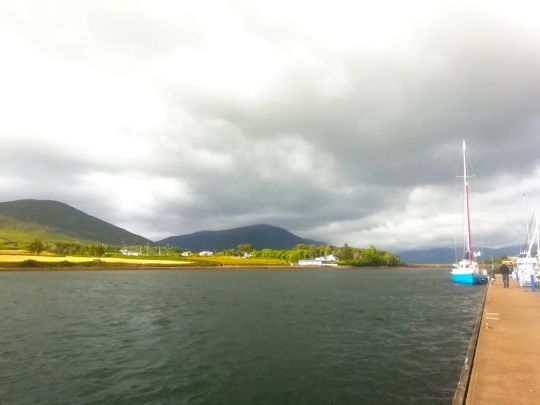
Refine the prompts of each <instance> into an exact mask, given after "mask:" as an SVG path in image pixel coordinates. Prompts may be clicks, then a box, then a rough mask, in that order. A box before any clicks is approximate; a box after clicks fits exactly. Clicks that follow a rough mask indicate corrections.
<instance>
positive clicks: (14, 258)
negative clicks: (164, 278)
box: [0, 254, 191, 265]
mask: <svg viewBox="0 0 540 405" xmlns="http://www.w3.org/2000/svg"><path fill="white" fill-rule="evenodd" d="M97 259H99V261H100V262H102V263H125V264H150V265H151V264H179V265H184V264H190V263H191V262H188V261H183V260H154V259H124V258H117V257H75V256H34V255H6V254H0V262H4V263H7V262H9V263H19V262H23V261H25V260H35V261H38V262H42V263H57V262H64V261H67V262H70V263H85V262H92V261H94V260H97Z"/></svg>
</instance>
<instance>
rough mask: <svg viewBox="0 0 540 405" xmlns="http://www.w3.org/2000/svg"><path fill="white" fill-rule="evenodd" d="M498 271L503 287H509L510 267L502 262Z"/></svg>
mask: <svg viewBox="0 0 540 405" xmlns="http://www.w3.org/2000/svg"><path fill="white" fill-rule="evenodd" d="M499 271H500V272H501V275H502V279H503V284H504V288H508V287H509V275H510V268H509V267H508V266H507V265H506V263H503V264H502V266H501V267H499Z"/></svg>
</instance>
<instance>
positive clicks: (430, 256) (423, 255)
mask: <svg viewBox="0 0 540 405" xmlns="http://www.w3.org/2000/svg"><path fill="white" fill-rule="evenodd" d="M480 250H482V252H483V255H484V259H485V260H489V259H490V258H491V257H493V258H496V257H500V256H515V255H517V254H518V253H519V250H520V248H519V246H506V247H502V248H497V249H491V248H484V249H480ZM397 254H398V255H399V257H400V258H401V261H402V262H404V263H418V264H427V263H429V264H435V263H440V264H445V263H448V264H450V263H455V261H456V251H455V249H454V248H433V249H425V250H407V251H402V252H398V253H397ZM458 254H461V249H460V250H458Z"/></svg>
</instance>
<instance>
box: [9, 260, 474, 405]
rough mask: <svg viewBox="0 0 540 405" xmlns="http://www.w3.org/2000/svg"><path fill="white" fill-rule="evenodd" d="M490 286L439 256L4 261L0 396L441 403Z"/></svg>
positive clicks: (75, 400)
mask: <svg viewBox="0 0 540 405" xmlns="http://www.w3.org/2000/svg"><path fill="white" fill-rule="evenodd" d="M484 288H485V287H477V286H467V285H457V284H453V283H452V282H451V281H450V274H449V272H448V270H435V269H406V270H404V269H349V270H334V269H333V270H272V271H270V270H251V271H247V270H179V271H170V270H169V271H158V270H149V271H89V272H24V273H23V272H20V273H16V272H6V273H0V403H2V404H68V403H69V404H86V403H96V404H97V403H100V404H101V403H105V404H138V403H145V404H146V403H151V404H154V403H156V404H159V403H166V404H172V403H175V404H176V403H180V404H182V403H185V404H349V403H350V404H447V403H450V402H451V399H452V396H453V393H454V390H455V387H456V384H457V381H458V379H459V373H460V370H461V366H462V364H463V360H464V356H465V353H466V351H467V345H468V342H469V339H470V336H471V333H472V330H473V326H474V321H475V318H476V315H477V312H478V310H479V308H480V304H481V299H482V294H483V292H484Z"/></svg>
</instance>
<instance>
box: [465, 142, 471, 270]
mask: <svg viewBox="0 0 540 405" xmlns="http://www.w3.org/2000/svg"><path fill="white" fill-rule="evenodd" d="M463 188H464V196H465V201H464V205H465V218H466V220H467V225H466V227H465V239H466V241H467V258H468V259H469V264H471V265H472V259H473V253H472V238H471V215H470V202H469V182H468V181H467V156H466V145H465V139H464V140H463Z"/></svg>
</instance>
